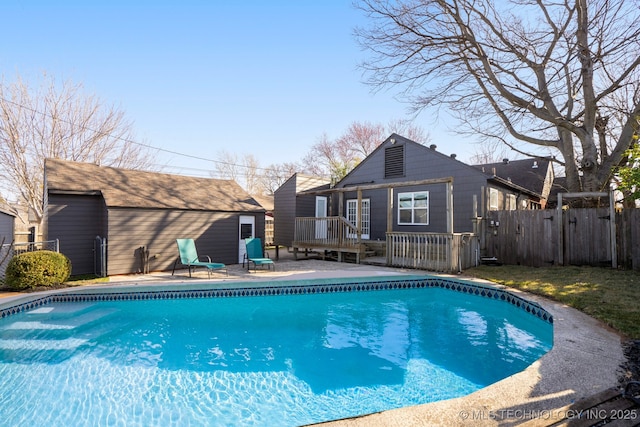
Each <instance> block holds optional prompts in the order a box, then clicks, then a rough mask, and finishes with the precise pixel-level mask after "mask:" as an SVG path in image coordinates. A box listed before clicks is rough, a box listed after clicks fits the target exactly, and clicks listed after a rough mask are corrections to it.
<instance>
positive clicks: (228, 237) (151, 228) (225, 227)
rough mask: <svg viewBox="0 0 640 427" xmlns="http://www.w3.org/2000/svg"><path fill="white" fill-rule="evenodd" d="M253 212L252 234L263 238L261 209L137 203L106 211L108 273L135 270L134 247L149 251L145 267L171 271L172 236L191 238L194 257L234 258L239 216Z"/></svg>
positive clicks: (136, 252)
mask: <svg viewBox="0 0 640 427" xmlns="http://www.w3.org/2000/svg"><path fill="white" fill-rule="evenodd" d="M240 215H254V216H255V224H256V226H255V227H256V228H255V235H256V237H260V238H261V239H263V241H264V212H260V213H252V212H212V211H186V210H164V209H140V208H135V209H132V208H112V209H110V210H109V236H108V257H107V259H108V265H107V272H108V274H109V275H114V274H128V273H136V272H138V271H140V270H141V268H142V264H141V260H140V248H141V247H145V248H146V249H147V250H148V251H149V269H150V271H165V270H171V269H172V268H173V264H174V262H175V260H176V259H177V257H178V249H177V245H176V239H177V238H193V239H194V240H195V242H196V248H197V250H198V255H199V256H202V257H204V256H207V255H208V256H209V257H211V260H212V261H213V262H221V263H224V264H237V263H238V245H239V231H238V230H239V217H240Z"/></svg>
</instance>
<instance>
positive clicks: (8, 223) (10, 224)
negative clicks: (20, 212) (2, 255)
mask: <svg viewBox="0 0 640 427" xmlns="http://www.w3.org/2000/svg"><path fill="white" fill-rule="evenodd" d="M14 231H15V217H14V216H13V215H9V214H6V213H4V212H2V211H0V243H4V244H10V243H11V242H13V236H14ZM3 239H4V240H3Z"/></svg>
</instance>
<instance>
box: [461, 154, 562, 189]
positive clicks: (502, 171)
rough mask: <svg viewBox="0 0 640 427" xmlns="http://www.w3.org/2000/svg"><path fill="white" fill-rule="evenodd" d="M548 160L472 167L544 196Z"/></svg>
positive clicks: (519, 161) (507, 162)
mask: <svg viewBox="0 0 640 427" xmlns="http://www.w3.org/2000/svg"><path fill="white" fill-rule="evenodd" d="M550 163H551V162H550V161H549V160H548V159H539V158H536V159H531V158H529V159H522V160H507V159H505V160H503V161H502V162H500V163H487V164H483V165H474V166H473V167H475V168H476V169H479V170H481V171H482V172H483V173H485V174H490V175H495V176H497V177H499V178H502V179H504V180H506V181H508V182H511V183H513V184H515V185H517V186H519V187H522V188H526V189H527V190H529V191H532V192H534V193H536V194H539V195H542V194H544V184H545V179H546V178H547V173H548V171H549V165H550Z"/></svg>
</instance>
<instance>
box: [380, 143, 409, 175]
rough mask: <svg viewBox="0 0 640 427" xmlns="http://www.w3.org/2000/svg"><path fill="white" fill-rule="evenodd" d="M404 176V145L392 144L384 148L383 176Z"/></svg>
mask: <svg viewBox="0 0 640 427" xmlns="http://www.w3.org/2000/svg"><path fill="white" fill-rule="evenodd" d="M403 176H404V145H394V146H393V147H387V148H385V150H384V177H385V178H397V177H403Z"/></svg>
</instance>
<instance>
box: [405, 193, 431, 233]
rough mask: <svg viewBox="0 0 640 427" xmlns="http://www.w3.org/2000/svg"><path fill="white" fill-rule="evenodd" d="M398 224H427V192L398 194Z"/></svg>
mask: <svg viewBox="0 0 640 427" xmlns="http://www.w3.org/2000/svg"><path fill="white" fill-rule="evenodd" d="M398 224H399V225H428V224H429V192H428V191H420V192H416V193H399V194H398Z"/></svg>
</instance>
